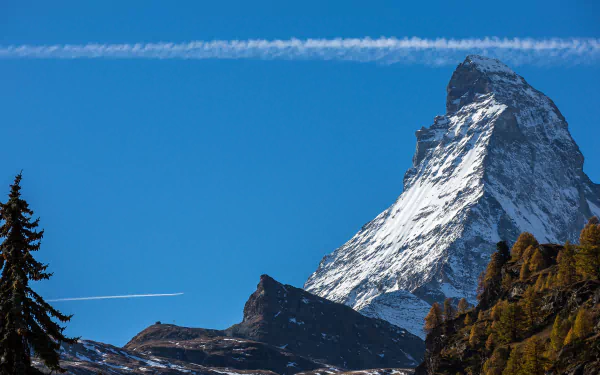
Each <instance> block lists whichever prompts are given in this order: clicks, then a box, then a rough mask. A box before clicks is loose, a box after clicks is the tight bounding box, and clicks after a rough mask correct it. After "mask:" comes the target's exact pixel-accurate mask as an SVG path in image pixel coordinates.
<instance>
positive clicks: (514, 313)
mask: <svg viewBox="0 0 600 375" xmlns="http://www.w3.org/2000/svg"><path fill="white" fill-rule="evenodd" d="M523 326H524V325H523V310H522V309H521V306H519V304H517V303H509V304H507V306H506V307H505V308H504V309H502V314H501V315H500V320H499V325H498V332H497V335H498V341H499V342H502V343H509V342H513V341H515V340H517V338H518V337H519V336H520V334H521V331H522V329H523Z"/></svg>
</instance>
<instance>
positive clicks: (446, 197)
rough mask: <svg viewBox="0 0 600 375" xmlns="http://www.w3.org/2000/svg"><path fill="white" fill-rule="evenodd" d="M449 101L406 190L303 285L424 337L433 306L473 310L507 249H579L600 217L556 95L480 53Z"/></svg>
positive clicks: (458, 75)
mask: <svg viewBox="0 0 600 375" xmlns="http://www.w3.org/2000/svg"><path fill="white" fill-rule="evenodd" d="M447 92H448V96H447V102H446V108H447V113H446V114H445V115H444V116H438V117H436V118H435V119H434V123H433V124H432V125H431V126H430V127H428V128H422V129H420V130H418V131H417V132H416V136H417V147H416V151H415V155H414V157H413V167H412V168H410V169H409V170H408V171H407V172H406V174H405V176H404V189H403V193H402V194H401V195H400V197H399V198H398V199H397V200H396V202H395V203H394V204H393V205H392V206H391V207H389V208H388V209H387V210H385V211H384V212H382V213H381V214H379V215H378V216H377V217H376V218H375V219H374V220H373V221H371V222H369V223H367V224H366V225H364V226H363V228H362V229H361V230H360V231H359V232H358V233H357V234H356V235H355V236H354V237H353V238H352V239H350V241H348V242H347V243H346V244H344V245H343V246H341V247H340V248H338V249H337V250H335V251H334V252H333V253H332V254H330V255H327V256H325V257H324V258H323V260H322V261H321V263H320V265H319V267H318V269H317V271H316V272H315V273H314V274H312V275H311V276H310V278H309V279H308V280H307V282H306V284H305V289H306V290H308V291H310V292H311V293H315V294H317V295H320V296H322V297H325V298H328V299H330V300H333V301H336V302H342V303H345V304H347V305H350V306H352V307H353V308H355V309H356V310H358V311H361V312H363V313H364V314H366V315H368V316H374V317H380V318H383V319H386V320H388V321H390V322H391V323H394V324H397V325H399V326H401V327H403V328H406V329H408V330H409V331H411V332H412V333H414V334H417V335H420V336H421V337H423V332H422V331H421V330H420V327H419V325H418V323H419V322H422V318H423V317H424V315H425V313H426V311H427V304H429V303H431V302H433V301H439V300H441V299H443V298H444V297H445V296H447V297H462V296H464V297H467V298H468V299H469V300H470V301H471V302H475V288H476V280H477V276H478V275H479V273H480V272H481V271H482V270H483V269H484V267H485V265H486V264H487V262H488V260H489V256H490V254H491V252H492V251H493V250H494V245H495V243H496V242H497V241H499V240H500V239H506V240H508V241H514V240H515V239H516V237H517V236H518V234H519V233H520V232H523V231H528V232H531V233H533V234H534V235H536V237H537V238H538V240H540V241H541V242H564V241H565V240H572V241H573V240H576V239H577V234H578V232H579V230H580V229H581V227H582V226H583V224H584V223H585V221H586V220H587V218H589V217H590V216H592V215H597V214H600V187H599V185H596V184H594V183H592V182H591V181H590V179H589V178H588V177H587V176H586V175H585V174H584V173H583V156H582V154H581V152H580V151H579V148H578V147H577V145H576V144H575V142H574V140H573V139H572V138H571V135H570V133H569V131H568V126H567V122H566V121H565V119H564V117H563V116H562V114H561V113H560V112H559V110H558V109H557V108H556V106H555V105H554V103H553V102H552V100H550V99H549V98H548V97H547V96H545V95H544V94H543V93H541V92H539V91H537V90H535V89H534V88H532V87H531V86H530V85H529V84H528V83H527V82H526V81H525V80H524V79H523V78H522V77H521V76H519V75H517V74H516V73H515V72H513V71H512V70H511V69H510V68H509V67H507V66H506V65H505V64H503V63H502V62H500V61H498V60H495V59H489V58H486V57H482V56H468V57H467V58H466V59H465V61H464V62H463V63H462V64H460V65H459V66H458V67H457V69H456V71H455V72H454V73H453V75H452V78H451V80H450V83H449V84H448V88H447ZM398 291H404V292H402V293H398ZM411 293H412V296H411V295H410V294H411Z"/></svg>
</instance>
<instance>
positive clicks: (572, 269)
mask: <svg viewBox="0 0 600 375" xmlns="http://www.w3.org/2000/svg"><path fill="white" fill-rule="evenodd" d="M557 262H558V281H559V283H560V284H561V285H568V284H571V283H572V282H574V281H575V280H576V277H577V266H576V263H575V249H574V248H573V246H572V245H571V244H570V243H569V241H567V243H566V244H565V247H564V248H563V249H562V250H561V251H560V252H559V253H558V257H557Z"/></svg>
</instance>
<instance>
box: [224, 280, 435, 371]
mask: <svg viewBox="0 0 600 375" xmlns="http://www.w3.org/2000/svg"><path fill="white" fill-rule="evenodd" d="M227 332H228V334H230V335H231V336H234V337H243V338H247V339H251V340H255V341H261V342H265V343H269V344H271V345H275V346H278V347H284V348H285V349H287V350H289V351H291V352H293V353H297V354H299V355H302V356H305V357H308V358H313V359H314V360H317V361H319V362H322V363H328V364H330V365H335V366H339V367H343V368H346V369H368V368H389V367H411V366H415V365H417V364H418V362H420V361H421V359H422V354H423V350H424V346H423V343H422V341H421V340H420V339H419V338H418V337H416V336H415V335H413V334H411V333H409V332H407V331H406V330H404V329H401V328H399V327H396V326H394V325H392V324H390V323H388V322H386V321H383V320H379V319H372V318H367V317H365V316H364V315H361V314H359V313H357V312H356V311H354V310H352V309H351V308H349V307H348V306H345V305H342V304H338V303H334V302H331V301H328V300H326V299H324V298H321V297H318V296H315V295H312V294H310V293H308V292H306V291H304V290H302V289H298V288H294V287H292V286H290V285H283V284H280V283H278V282H277V281H275V280H273V279H272V278H270V277H269V276H267V275H263V276H261V278H260V283H259V284H258V287H257V289H256V292H254V293H253V294H252V295H251V296H250V299H249V300H248V302H246V306H245V307H244V320H243V321H242V323H240V324H236V325H234V326H232V327H231V328H229V329H228V330H227Z"/></svg>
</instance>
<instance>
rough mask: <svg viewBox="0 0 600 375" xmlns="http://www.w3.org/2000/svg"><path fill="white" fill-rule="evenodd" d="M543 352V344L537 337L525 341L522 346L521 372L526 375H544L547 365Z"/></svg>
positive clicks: (544, 348) (544, 349)
mask: <svg viewBox="0 0 600 375" xmlns="http://www.w3.org/2000/svg"><path fill="white" fill-rule="evenodd" d="M545 351H546V347H545V345H544V342H543V341H542V340H541V339H539V338H538V337H537V336H533V337H532V338H530V339H529V340H527V341H526V342H525V345H524V346H523V358H522V361H523V366H522V371H523V372H524V373H525V374H528V375H544V373H545V372H546V368H545V367H546V364H547V363H548V360H547V359H546V356H545Z"/></svg>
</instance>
